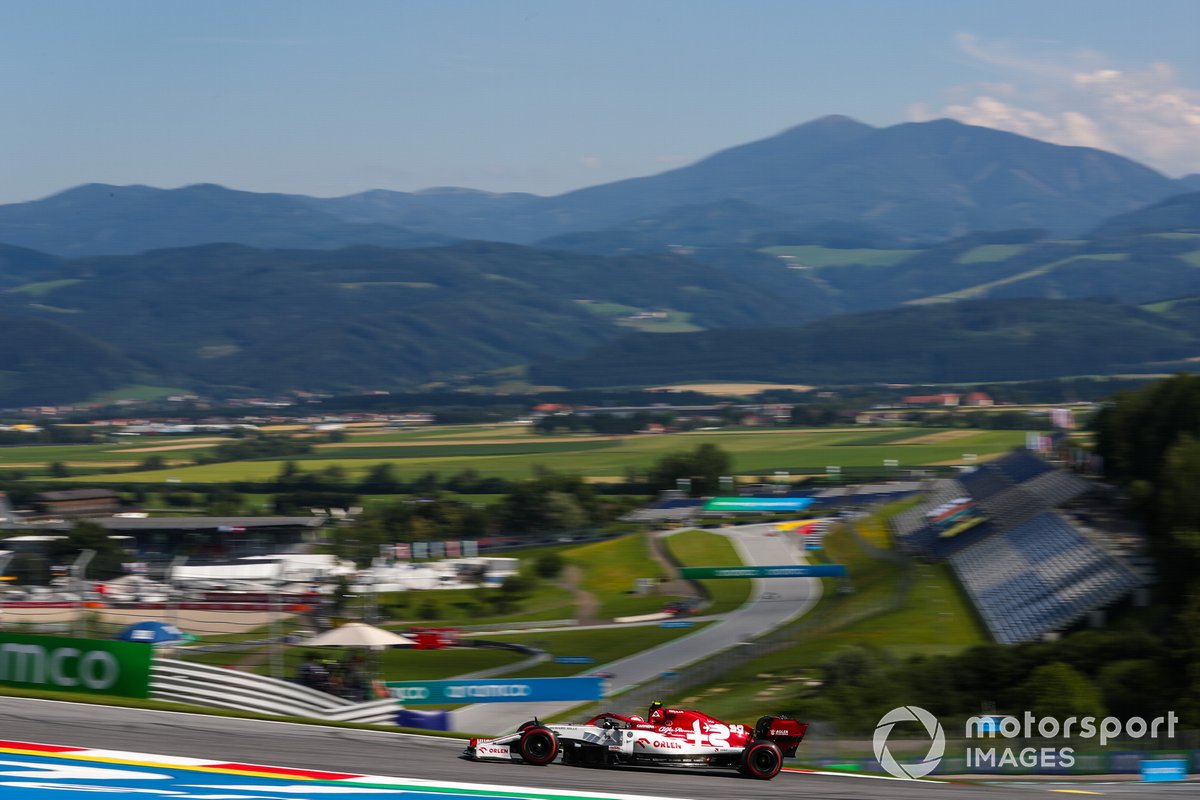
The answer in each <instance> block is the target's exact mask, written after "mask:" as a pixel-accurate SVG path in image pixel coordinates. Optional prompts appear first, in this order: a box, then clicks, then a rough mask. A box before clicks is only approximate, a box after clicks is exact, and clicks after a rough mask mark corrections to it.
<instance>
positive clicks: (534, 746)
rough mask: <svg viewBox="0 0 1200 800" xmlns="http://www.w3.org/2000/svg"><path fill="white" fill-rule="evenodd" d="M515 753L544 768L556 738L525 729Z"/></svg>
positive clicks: (555, 749) (555, 746) (555, 750)
mask: <svg viewBox="0 0 1200 800" xmlns="http://www.w3.org/2000/svg"><path fill="white" fill-rule="evenodd" d="M517 752H518V753H520V754H521V758H523V759H524V760H525V761H526V762H527V763H529V764H536V765H537V766H539V767H544V766H545V765H547V764H549V763H550V762H551V761H553V760H554V759H555V757H556V756H558V737H557V736H555V735H554V731H552V730H550V729H549V728H543V727H541V726H538V727H535V728H526V729H525V732H524V733H522V734H521V738H520V740H519V741H518V742H517ZM776 771H777V772H778V770H776Z"/></svg>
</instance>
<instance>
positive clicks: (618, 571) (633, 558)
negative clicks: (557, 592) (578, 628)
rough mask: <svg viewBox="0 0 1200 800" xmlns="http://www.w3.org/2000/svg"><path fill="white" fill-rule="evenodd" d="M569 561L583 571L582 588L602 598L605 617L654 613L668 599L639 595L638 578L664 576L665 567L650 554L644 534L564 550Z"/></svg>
mask: <svg viewBox="0 0 1200 800" xmlns="http://www.w3.org/2000/svg"><path fill="white" fill-rule="evenodd" d="M563 555H564V556H565V557H566V559H567V562H568V563H570V564H573V565H575V566H576V567H578V568H579V569H580V570H582V571H583V578H582V580H581V582H580V588H581V589H583V590H584V591H587V592H590V593H591V594H593V595H594V596H595V597H596V599H597V600H599V601H600V607H599V608H598V609H597V612H596V613H597V615H598V616H599V617H600V618H602V619H612V618H614V617H628V616H635V615H638V614H652V613H654V612H656V611H658V610H659V609H660V608H662V605H663V603H664V602H665V601H666V598H664V597H663V596H662V595H636V594H634V593H633V585H634V582H635V580H636V579H637V578H655V579H659V578H665V577H666V571H665V570H664V568H663V567H662V565H660V564H659V563H658V562H657V561H655V560H654V559H653V557H652V556H651V555H650V547H649V544H648V543H647V542H646V537H645V534H640V533H639V534H633V535H630V536H622V537H620V538H617V539H609V540H608V541H605V542H593V543H591V544H585V545H581V546H579V547H574V548H571V549H570V550H568V551H566V552H564V553H563Z"/></svg>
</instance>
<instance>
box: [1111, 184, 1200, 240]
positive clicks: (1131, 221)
mask: <svg viewBox="0 0 1200 800" xmlns="http://www.w3.org/2000/svg"><path fill="white" fill-rule="evenodd" d="M1167 232H1191V233H1200V192H1190V193H1188V194H1179V195H1175V196H1174V197H1168V198H1167V199H1166V200H1162V201H1160V202H1158V203H1154V204H1153V205H1149V206H1146V207H1144V208H1139V209H1137V210H1136V211H1130V212H1129V213H1128V214H1121V215H1118V216H1116V217H1113V218H1112V219H1109V220H1106V221H1105V222H1103V223H1102V224H1101V225H1100V226H1099V227H1098V228H1096V230H1095V231H1093V232H1092V235H1093V236H1095V237H1097V238H1111V237H1114V236H1124V235H1128V234H1140V233H1167Z"/></svg>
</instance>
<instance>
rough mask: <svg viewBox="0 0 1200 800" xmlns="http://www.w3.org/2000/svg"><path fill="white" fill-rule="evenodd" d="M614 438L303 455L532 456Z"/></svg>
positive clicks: (357, 457)
mask: <svg viewBox="0 0 1200 800" xmlns="http://www.w3.org/2000/svg"><path fill="white" fill-rule="evenodd" d="M615 444H616V440H613V441H590V442H585V441H579V442H539V441H537V440H536V439H529V440H523V441H516V442H507V441H497V442H489V443H487V444H454V443H436V444H434V443H431V444H427V445H407V446H403V447H399V446H388V444H387V443H380V444H379V445H378V446H372V447H363V446H361V443H360V446H358V447H329V448H321V449H320V450H317V451H316V452H314V453H312V454H311V455H308V456H306V457H305V458H306V459H309V460H311V459H314V458H321V459H326V458H332V459H341V460H345V459H355V460H362V459H367V458H370V459H375V460H385V459H402V458H428V457H430V456H434V457H440V458H445V457H459V458H462V457H472V456H514V455H517V456H519V455H534V454H542V453H574V452H584V451H590V450H602V449H604V448H606V447H613V446H615Z"/></svg>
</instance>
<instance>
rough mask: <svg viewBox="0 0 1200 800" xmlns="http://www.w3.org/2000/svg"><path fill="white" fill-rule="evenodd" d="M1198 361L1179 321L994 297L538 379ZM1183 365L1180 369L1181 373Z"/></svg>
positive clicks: (630, 343) (621, 382) (942, 372)
mask: <svg viewBox="0 0 1200 800" xmlns="http://www.w3.org/2000/svg"><path fill="white" fill-rule="evenodd" d="M1198 355H1200V339H1198V338H1197V336H1196V335H1195V334H1194V333H1192V332H1190V331H1189V330H1187V329H1186V328H1185V326H1183V325H1181V324H1179V323H1178V322H1177V321H1176V320H1175V319H1173V318H1171V317H1170V316H1165V315H1162V314H1157V313H1153V312H1150V311H1146V310H1142V309H1138V308H1135V307H1131V306H1122V305H1117V304H1114V303H1105V302H1097V301H1090V300H1041V299H1020V300H985V301H969V302H961V303H944V304H936V305H928V306H921V307H915V308H903V309H898V310H891V311H878V312H869V313H863V314H850V315H844V316H840V317H833V318H830V319H826V320H821V321H818V322H813V323H809V324H807V325H804V326H801V327H788V328H770V329H762V330H754V331H704V332H700V333H683V334H673V335H670V336H655V337H649V336H645V335H636V334H635V335H630V336H627V337H625V338H623V339H620V340H619V341H616V342H611V343H607V344H604V345H601V346H599V347H596V348H595V349H593V350H591V351H590V352H588V353H587V354H586V355H585V356H583V357H581V358H574V359H555V360H546V361H543V362H541V363H539V364H537V365H536V366H535V367H534V369H533V370H532V371H531V375H532V377H533V378H534V380H537V381H540V382H544V383H548V384H555V385H562V386H569V387H587V386H639V385H641V386H645V385H660V384H664V383H675V382H690V381H708V380H725V381H751V380H753V381H778V382H784V383H816V384H822V383H833V384H838V383H869V382H889V383H891V382H895V383H922V382H929V383H944V382H958V381H1001V380H1021V379H1036V378H1048V377H1054V376H1065V375H1088V374H1109V373H1113V372H1124V371H1135V372H1141V371H1147V370H1157V371H1168V370H1169V369H1170V368H1171V365H1170V364H1169V363H1167V362H1172V361H1176V360H1178V359H1186V358H1190V357H1193V356H1198ZM1176 366H1177V365H1176Z"/></svg>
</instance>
